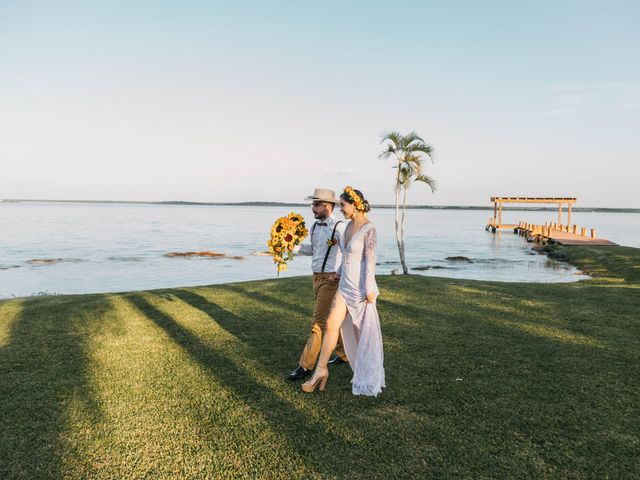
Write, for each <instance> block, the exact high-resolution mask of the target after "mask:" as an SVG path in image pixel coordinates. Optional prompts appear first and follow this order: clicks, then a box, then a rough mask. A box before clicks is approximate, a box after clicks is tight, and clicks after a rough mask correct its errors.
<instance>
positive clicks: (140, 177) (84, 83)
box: [0, 0, 640, 208]
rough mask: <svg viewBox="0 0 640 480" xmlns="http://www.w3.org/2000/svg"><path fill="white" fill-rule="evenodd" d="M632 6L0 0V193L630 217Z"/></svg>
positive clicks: (635, 170)
mask: <svg viewBox="0 0 640 480" xmlns="http://www.w3.org/2000/svg"><path fill="white" fill-rule="evenodd" d="M639 24H640V2H637V1H616V0H612V1H608V2H602V1H588V0H580V1H539V0H538V1H535V2H534V1H518V2H513V1H483V2H478V1H467V2H465V1H450V2H444V1H441V2H435V1H415V2H408V1H394V2H376V1H372V0H370V1H346V0H344V1H324V2H300V1H276V0H274V1H270V2H250V1H234V2H215V1H188V0H182V1H179V2H178V1H174V2H170V1H162V0H155V1H133V0H129V1H126V2H124V1H122V2H121V1H109V2H104V1H100V2H92V1H88V0H85V1H77V2H69V1H63V0H61V1H56V2H51V1H46V2H32V1H29V0H16V1H7V0H0V198H5V199H7V198H24V199H27V198H30V199H34V198H36V199H82V200H89V199H99V200H142V201H156V200H158V201H163V200H183V201H202V202H209V201H210V202H239V201H281V202H298V201H303V199H304V198H305V197H306V196H308V195H310V194H311V193H312V192H313V189H314V188H316V187H322V188H332V189H334V190H337V191H340V190H341V189H342V188H343V187H344V186H345V185H352V186H354V187H355V188H358V189H360V190H362V192H363V193H364V195H365V196H366V197H367V198H368V199H369V201H370V202H371V203H372V204H388V203H393V201H394V170H393V168H392V166H393V163H392V162H391V161H386V162H385V161H382V160H380V159H378V155H379V153H380V152H381V151H382V149H383V146H382V145H381V144H380V139H381V134H382V133H384V132H386V131H390V130H396V131H400V132H401V133H408V132H410V131H412V130H413V131H416V132H418V134H420V135H421V136H422V137H423V138H424V139H425V141H426V142H428V143H430V144H431V145H432V146H433V148H434V151H435V154H434V158H433V163H429V164H428V165H427V167H426V170H427V173H428V174H429V175H430V176H431V177H433V178H435V180H436V181H437V182H438V189H437V190H436V192H435V193H432V192H431V191H430V190H429V189H428V188H427V187H426V186H425V185H424V184H416V185H414V186H412V187H411V189H410V191H409V195H408V202H409V203H410V204H420V205H423V204H426V205H489V202H490V197H491V196H495V195H499V196H516V195H520V196H575V197H577V198H578V203H577V205H576V206H584V207H634V208H639V207H640V194H638V193H637V191H638V187H637V184H638V181H639V180H640V166H639V165H640V161H639V160H640V153H639V152H640V148H638V142H639V140H640V61H638V58H640V29H639V28H637V26H638V25H639Z"/></svg>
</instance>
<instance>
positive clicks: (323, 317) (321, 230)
mask: <svg viewBox="0 0 640 480" xmlns="http://www.w3.org/2000/svg"><path fill="white" fill-rule="evenodd" d="M305 200H311V201H312V202H313V203H312V204H311V211H312V212H313V216H314V217H315V218H316V221H315V223H314V224H313V225H312V226H311V227H310V230H309V231H310V235H309V236H310V239H311V242H310V244H303V245H300V247H299V249H298V250H297V251H296V253H297V254H298V255H311V256H312V257H313V258H312V260H311V269H312V270H313V294H314V296H315V307H314V309H313V316H312V317H311V335H310V336H309V339H308V340H307V344H306V345H305V347H304V350H303V351H302V355H301V356H300V364H299V366H298V368H296V369H295V370H294V371H293V372H291V374H289V380H301V379H303V378H305V377H306V376H307V375H309V374H310V373H311V371H312V370H313V368H314V366H315V364H316V361H317V360H318V354H319V353H320V347H321V346H322V336H323V334H324V331H325V328H326V325H327V317H328V316H329V309H330V307H331V302H332V301H333V297H334V296H335V294H336V291H337V290H338V280H336V279H335V278H334V275H333V274H334V273H335V272H336V271H337V270H338V268H339V267H340V263H341V262H342V253H341V252H340V246H339V245H338V242H339V241H340V240H341V239H342V236H343V235H344V229H345V222H343V221H341V220H339V221H337V220H336V218H335V217H334V216H333V208H334V207H335V205H337V204H339V203H340V200H338V199H337V198H336V194H335V192H334V191H333V190H328V189H324V188H316V189H315V191H314V192H313V196H311V197H307V198H305ZM346 361H347V356H346V354H345V352H344V347H343V345H342V339H339V340H338V345H337V346H336V355H335V357H334V358H333V359H331V360H330V361H329V363H331V364H334V365H335V364H339V363H345V362H346Z"/></svg>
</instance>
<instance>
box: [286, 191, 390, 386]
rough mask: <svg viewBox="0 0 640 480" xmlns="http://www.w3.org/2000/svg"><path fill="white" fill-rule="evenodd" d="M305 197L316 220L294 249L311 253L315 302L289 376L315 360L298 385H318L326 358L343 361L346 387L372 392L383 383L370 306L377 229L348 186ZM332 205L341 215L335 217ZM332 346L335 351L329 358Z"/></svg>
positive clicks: (376, 330)
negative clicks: (341, 217) (308, 329)
mask: <svg viewBox="0 0 640 480" xmlns="http://www.w3.org/2000/svg"><path fill="white" fill-rule="evenodd" d="M306 200H311V201H312V205H311V210H312V212H313V215H314V217H315V219H316V221H315V223H314V224H313V225H312V226H311V228H310V240H311V241H310V243H305V244H302V245H300V246H299V249H298V250H297V252H296V253H297V254H298V255H310V256H312V262H311V267H312V269H313V292H314V295H315V307H314V311H313V316H312V320H311V335H310V336H309V340H308V341H307V344H306V345H305V347H304V350H303V352H302V355H301V357H300V365H299V366H298V368H296V369H295V370H294V371H293V372H291V374H290V375H289V379H290V380H292V381H295V380H302V379H304V378H306V377H307V376H308V375H310V374H311V371H312V369H313V367H314V365H315V371H314V372H313V375H312V377H311V379H310V380H308V381H307V382H305V383H303V384H302V390H304V391H305V392H308V393H310V392H313V391H314V390H315V389H316V387H319V388H320V390H324V388H325V385H326V383H327V379H328V378H329V370H328V365H329V363H331V364H339V363H346V362H348V363H349V365H350V366H351V369H352V370H353V379H352V380H351V383H352V388H351V390H352V393H353V394H354V395H368V396H377V395H378V393H380V392H381V391H382V388H383V387H385V381H384V366H383V360H384V355H383V349H382V333H381V331H380V320H379V318H378V311H377V308H376V298H377V296H378V293H379V291H378V286H377V285H376V280H375V268H376V246H377V233H376V229H375V227H374V226H373V224H372V223H371V222H370V221H369V220H368V218H367V212H368V211H369V210H370V207H369V203H368V202H367V201H366V200H365V198H364V196H363V195H362V192H360V191H359V190H354V189H353V188H351V187H346V188H345V189H344V191H343V192H342V194H341V195H340V198H339V199H338V198H336V196H335V192H334V191H333V190H328V189H321V188H317V189H316V190H315V192H314V194H313V196H311V197H307V198H306ZM336 205H339V206H340V211H341V212H342V215H344V218H345V221H342V220H337V219H336V218H335V216H334V214H333V210H334V208H335V206H336ZM334 349H335V350H336V356H335V357H334V358H333V359H331V360H329V357H330V356H331V353H332V352H333V350H334ZM318 354H319V358H318ZM316 360H317V364H316Z"/></svg>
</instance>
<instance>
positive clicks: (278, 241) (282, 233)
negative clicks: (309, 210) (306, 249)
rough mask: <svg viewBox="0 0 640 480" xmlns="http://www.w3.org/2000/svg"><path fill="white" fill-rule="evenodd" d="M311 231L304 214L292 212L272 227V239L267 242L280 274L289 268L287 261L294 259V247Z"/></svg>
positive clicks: (279, 219)
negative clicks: (308, 229)
mask: <svg viewBox="0 0 640 480" xmlns="http://www.w3.org/2000/svg"><path fill="white" fill-rule="evenodd" d="M308 233H309V232H308V231H307V229H306V228H305V226H304V218H303V217H302V215H300V214H298V213H295V212H291V213H290V214H289V215H288V216H286V217H280V218H278V219H277V220H276V221H275V222H274V224H273V227H271V240H269V241H268V242H267V245H269V252H271V255H273V263H276V264H277V270H278V275H280V272H284V271H285V270H286V269H287V261H288V260H291V259H293V249H294V247H295V246H296V245H299V244H300V243H301V242H302V240H304V239H305V237H306V236H307V234H308Z"/></svg>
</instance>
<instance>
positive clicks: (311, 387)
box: [300, 373, 329, 393]
mask: <svg viewBox="0 0 640 480" xmlns="http://www.w3.org/2000/svg"><path fill="white" fill-rule="evenodd" d="M328 379H329V374H328V373H325V374H324V375H322V376H319V377H318V378H316V380H315V382H313V383H311V380H309V381H308V382H305V383H303V384H302V385H300V387H302V391H303V392H306V393H313V392H314V391H315V389H316V387H317V386H318V385H320V391H323V390H324V387H325V386H326V385H327V380H328Z"/></svg>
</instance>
